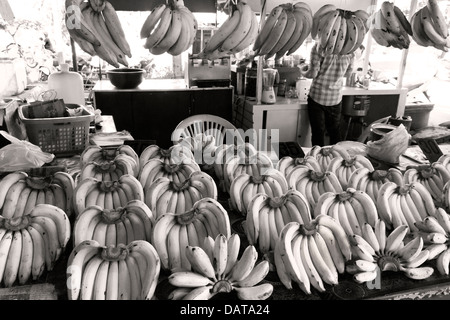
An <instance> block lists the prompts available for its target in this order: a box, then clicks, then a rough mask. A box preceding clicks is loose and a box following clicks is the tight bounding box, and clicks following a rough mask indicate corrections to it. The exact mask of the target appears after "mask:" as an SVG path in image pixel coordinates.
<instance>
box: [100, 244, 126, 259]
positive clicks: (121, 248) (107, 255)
mask: <svg viewBox="0 0 450 320" xmlns="http://www.w3.org/2000/svg"><path fill="white" fill-rule="evenodd" d="M128 254H129V250H128V248H127V247H126V246H125V245H124V244H121V243H120V244H118V245H117V246H115V245H109V246H107V247H105V248H104V249H103V250H102V252H101V256H102V258H103V259H104V260H107V261H120V260H124V259H126V258H127V256H128Z"/></svg>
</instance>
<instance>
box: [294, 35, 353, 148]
mask: <svg viewBox="0 0 450 320" xmlns="http://www.w3.org/2000/svg"><path fill="white" fill-rule="evenodd" d="M354 60H355V53H351V54H347V55H338V54H328V55H325V54H324V52H323V50H320V49H319V45H318V43H317V42H316V43H315V44H314V45H313V47H312V49H311V58H310V61H309V66H308V68H307V69H306V71H305V70H303V71H302V74H303V75H304V76H305V77H306V78H312V79H313V80H312V83H311V87H310V89H309V95H308V100H307V103H308V115H309V122H310V125H311V143H312V145H313V146H314V145H318V146H323V145H324V144H325V131H327V132H328V135H329V137H330V144H335V143H337V142H339V141H341V133H340V129H339V126H340V121H341V109H342V87H343V78H344V77H347V78H349V77H350V75H351V73H352V71H353V63H354Z"/></svg>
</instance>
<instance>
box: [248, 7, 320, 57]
mask: <svg viewBox="0 0 450 320" xmlns="http://www.w3.org/2000/svg"><path fill="white" fill-rule="evenodd" d="M312 23H313V15H312V11H311V8H310V7H309V5H308V4H306V3H305V2H296V3H294V4H292V3H284V4H280V5H278V6H276V7H274V8H273V9H272V10H271V12H270V13H269V15H268V16H267V18H266V19H265V21H264V24H263V26H262V27H261V31H260V32H259V33H258V36H257V38H256V40H255V43H254V45H253V50H254V51H255V54H256V55H260V56H265V58H266V59H269V58H271V57H273V56H275V60H278V59H281V58H282V57H283V56H284V55H290V54H292V53H294V52H295V51H297V49H298V48H300V46H301V45H302V43H303V42H304V41H305V39H306V38H307V37H308V35H309V34H310V32H311V28H312Z"/></svg>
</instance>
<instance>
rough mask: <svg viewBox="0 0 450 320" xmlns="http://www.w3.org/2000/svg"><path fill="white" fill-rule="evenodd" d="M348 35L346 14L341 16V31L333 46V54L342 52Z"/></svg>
mask: <svg viewBox="0 0 450 320" xmlns="http://www.w3.org/2000/svg"><path fill="white" fill-rule="evenodd" d="M346 37H347V19H346V18H345V16H342V17H341V25H340V26H339V31H338V34H337V38H336V43H335V45H334V48H333V54H340V53H341V51H342V48H343V47H344V44H345V41H346V39H347V38H346Z"/></svg>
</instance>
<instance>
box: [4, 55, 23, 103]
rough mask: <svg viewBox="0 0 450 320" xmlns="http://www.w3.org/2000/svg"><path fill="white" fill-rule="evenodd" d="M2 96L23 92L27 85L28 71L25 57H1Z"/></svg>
mask: <svg viewBox="0 0 450 320" xmlns="http://www.w3.org/2000/svg"><path fill="white" fill-rule="evenodd" d="M0 74H1V75H2V76H1V77H0V98H2V97H6V96H14V95H18V94H21V93H22V92H24V91H25V89H26V87H27V71H26V65H25V61H24V60H23V59H10V58H3V57H0Z"/></svg>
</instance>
